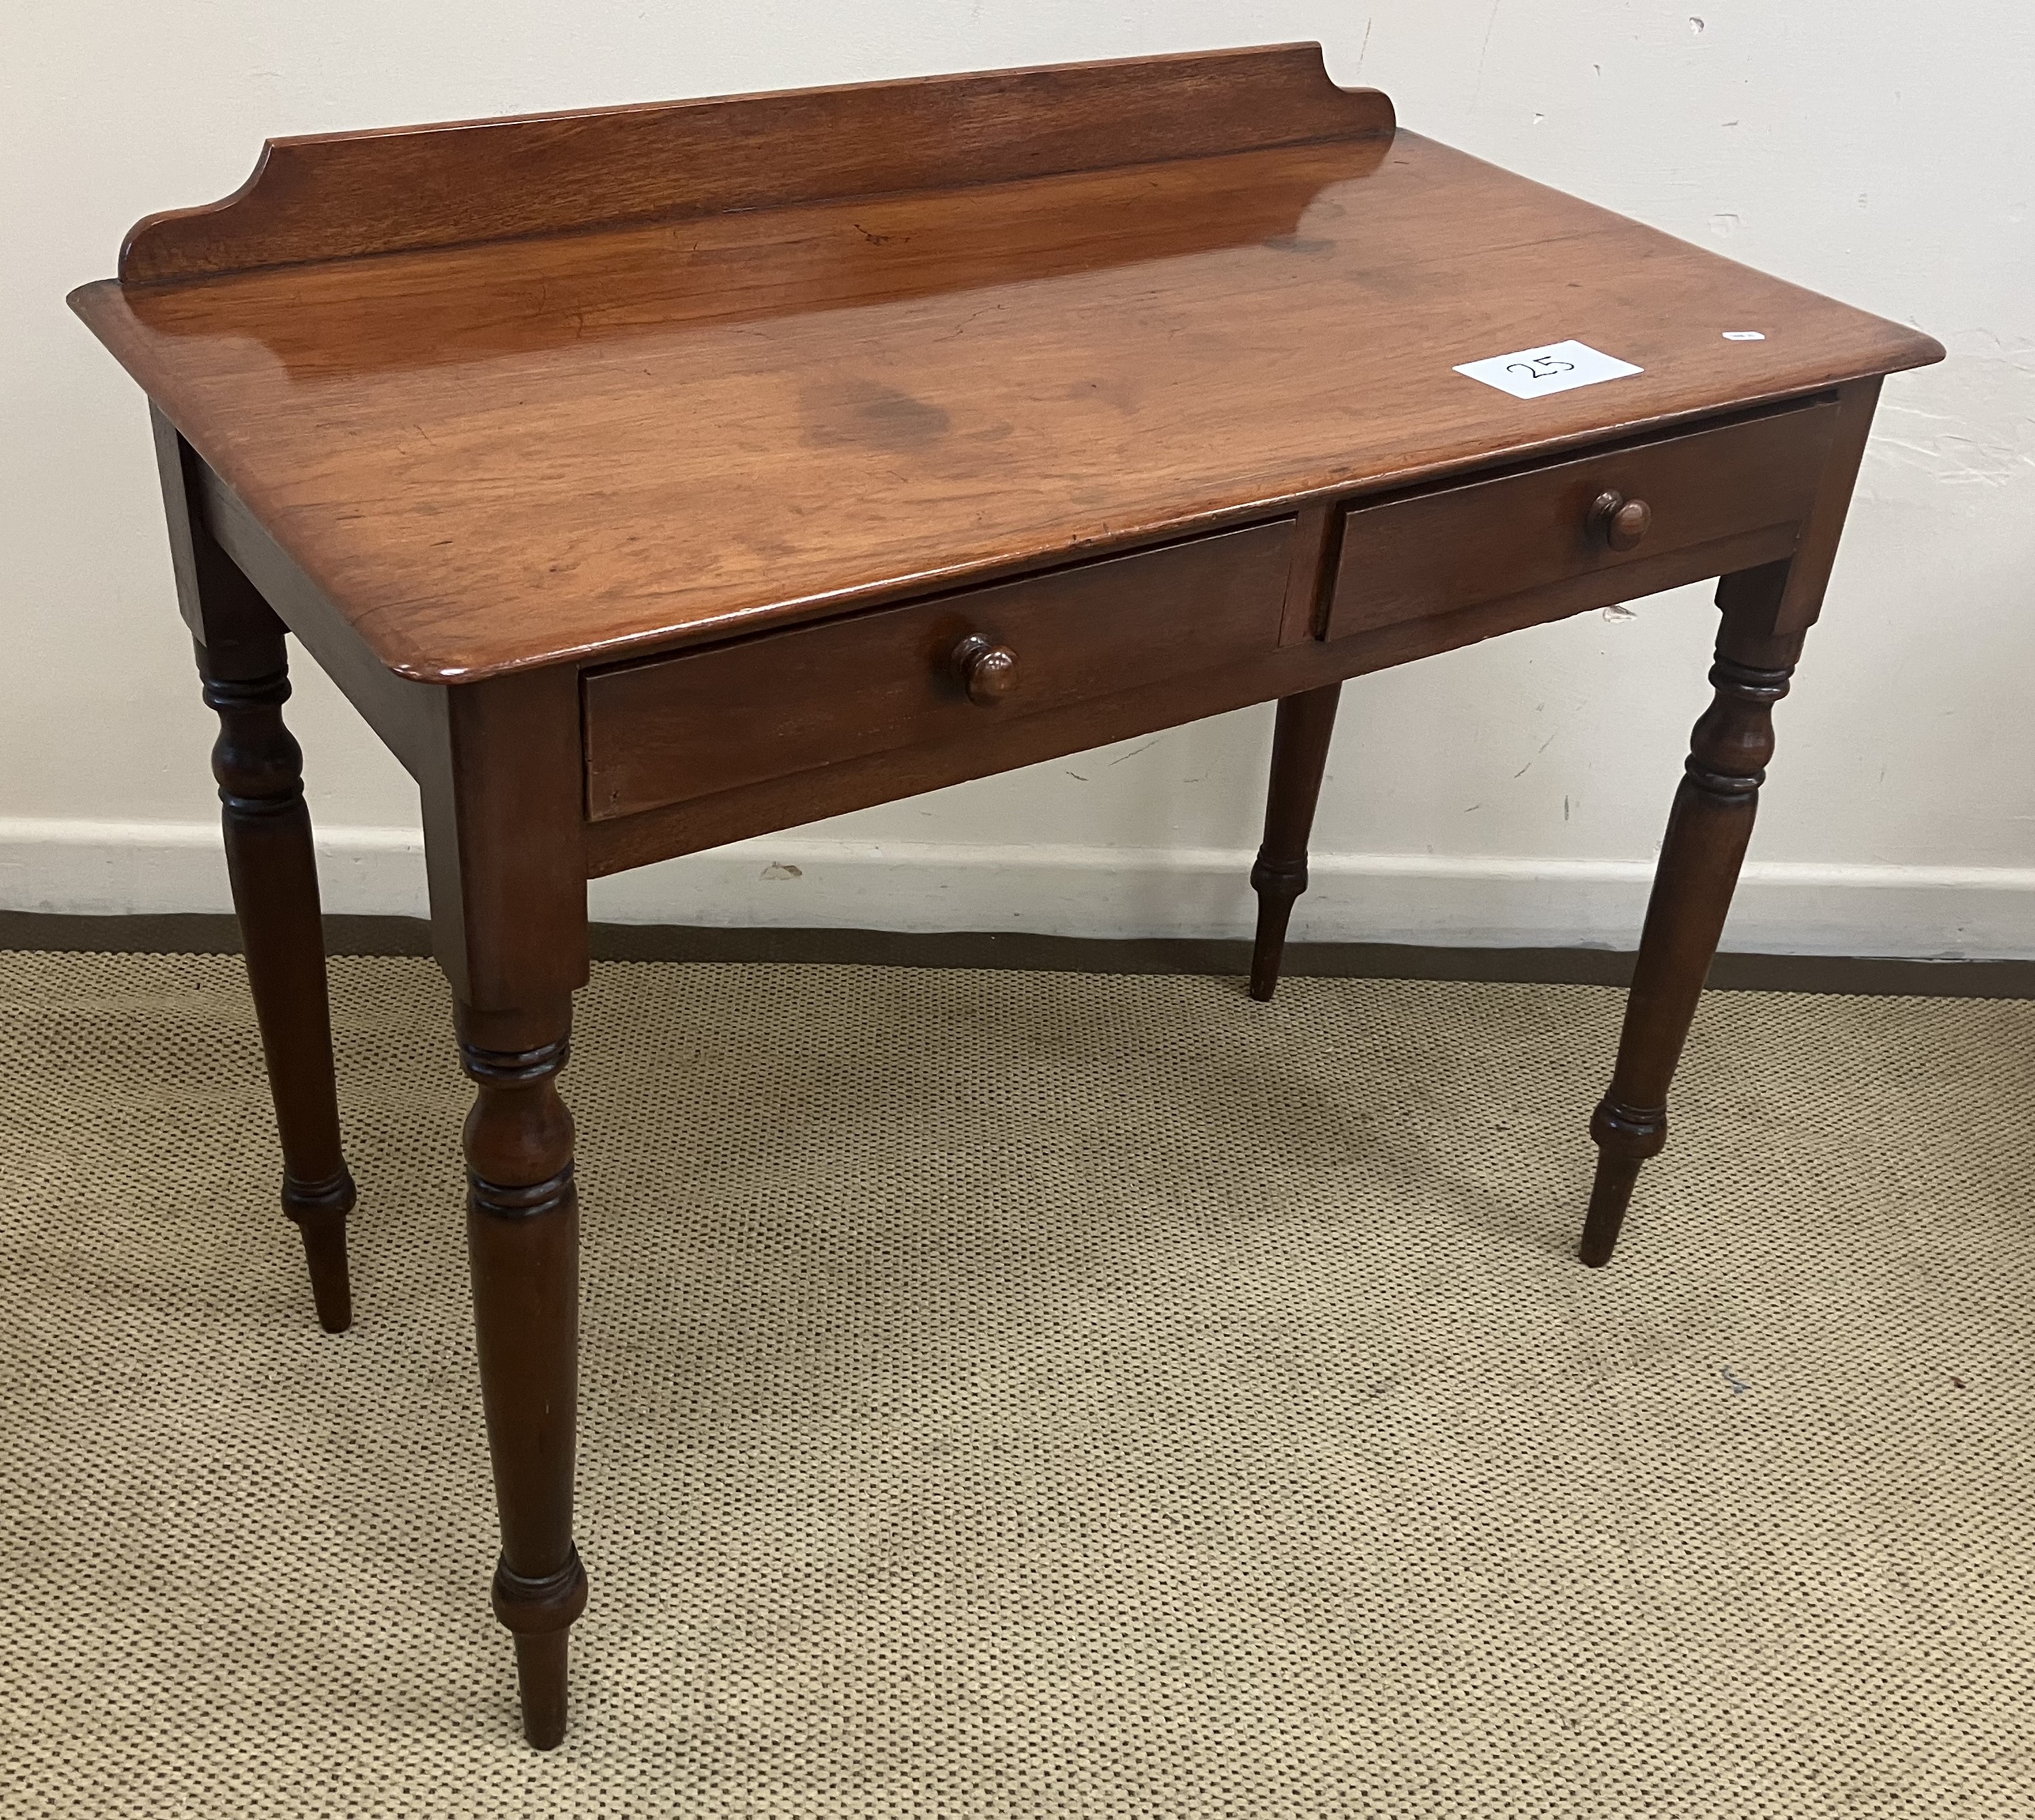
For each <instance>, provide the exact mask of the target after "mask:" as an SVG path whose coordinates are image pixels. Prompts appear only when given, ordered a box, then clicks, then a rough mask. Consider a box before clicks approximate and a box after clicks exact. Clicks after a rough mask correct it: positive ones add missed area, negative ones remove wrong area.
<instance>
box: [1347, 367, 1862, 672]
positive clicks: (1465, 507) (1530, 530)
mask: <svg viewBox="0 0 2035 1820" xmlns="http://www.w3.org/2000/svg"><path fill="white" fill-rule="evenodd" d="M1836 421H1837V407H1836V405H1835V404H1810V405H1802V406H1797V407H1796V408H1792V409H1790V410H1786V411H1781V412H1775V413H1774V414H1772V415H1770V416H1763V417H1755V418H1751V419H1744V420H1742V421H1740V422H1738V423H1727V424H1722V425H1720V426H1718V427H1715V428H1712V429H1706V430H1691V431H1684V432H1683V433H1682V434H1680V435H1676V436H1671V437H1666V438H1662V439H1661V440H1659V441H1657V442H1640V443H1635V444H1633V445H1631V446H1628V447H1625V448H1622V449H1611V450H1607V451H1602V452H1600V453H1584V454H1581V455H1578V456H1575V457H1571V458H1570V459H1568V460H1566V461H1555V462H1551V463H1549V464H1547V465H1546V466H1544V467H1539V468H1529V469H1526V470H1525V471H1523V472H1518V473H1513V474H1507V475H1503V476H1499V477H1497V478H1495V479H1488V480H1473V481H1469V482H1466V483H1463V484H1461V485H1458V486H1450V487H1435V488H1432V489H1431V490H1429V491H1424V492H1420V493H1415V494H1404V495H1401V497H1399V498H1394V499H1385V500H1381V501H1379V502H1377V503H1375V504H1358V505H1355V506H1351V507H1350V508H1349V510H1348V511H1347V512H1346V513H1345V514H1344V517H1343V533H1342V553H1341V558H1340V559H1339V561H1338V562H1337V567H1336V579H1335V586H1334V591H1333V594H1332V596H1331V597H1330V607H1329V619H1328V629H1327V635H1328V636H1329V637H1331V638H1339V637H1348V636H1349V634H1352V633H1355V632H1364V631H1369V630H1374V629H1375V628H1377V627H1379V626H1391V625H1394V624H1397V623H1398V622H1401V621H1402V620H1408V619H1428V618H1430V617H1432V616H1434V615H1439V614H1443V613H1453V612H1457V611H1461V609H1463V608H1465V607H1480V606H1484V605H1486V604H1489V603H1491V602H1493V601H1496V600H1503V599H1507V598H1508V597H1510V596H1516V595H1521V594H1528V593H1531V592H1533V591H1534V590H1536V589H1539V588H1559V587H1562V586H1563V585H1566V584H1572V583H1575V582H1577V581H1582V580H1585V579H1587V578H1589V577H1597V578H1599V579H1601V581H1603V582H1604V584H1605V585H1604V587H1603V588H1601V589H1600V590H1598V591H1597V592H1600V593H1601V596H1602V598H1603V600H1605V601H1609V600H1619V599H1622V598H1626V597H1627V596H1626V595H1625V594H1623V593H1622V592H1620V590H1619V588H1618V587H1617V585H1616V584H1617V582H1618V580H1619V577H1618V575H1617V573H1616V572H1617V571H1618V570H1620V569H1630V570H1631V571H1632V573H1631V577H1630V579H1631V581H1632V583H1633V585H1632V587H1631V590H1630V592H1631V593H1633V594H1643V593H1649V592H1653V590H1654V589H1656V588H1661V587H1667V586H1672V585H1675V584H1676V583H1677V582H1679V581H1692V580H1696V579H1698V578H1700V577H1702V576H1705V575H1711V574H1717V573H1722V572H1723V570H1724V567H1725V566H1747V563H1748V562H1775V561H1779V560H1781V559H1782V558H1785V557H1786V556H1787V555H1789V554H1790V552H1791V551H1792V549H1793V547H1794V537H1793V532H1794V528H1796V526H1798V525H1800V522H1801V521H1802V519H1803V518H1804V517H1805V516H1806V514H1807V512H1808V510H1809V506H1810V505H1811V502H1812V501H1813V500H1814V498H1815V492H1816V486H1817V483H1818V482H1819V480H1820V479H1821V478H1822V468H1823V460H1824V457H1825V456H1826V454H1827V453H1828V452H1829V449H1830V436H1831V432H1832V430H1833V428H1834V425H1835V423H1836ZM1614 506H1616V509H1617V510H1616V513H1614V510H1613V508H1614ZM1760 533H1766V534H1767V535H1766V536H1764V538H1763V539H1762V537H1761V536H1759V534H1760ZM1706 551H1714V553H1715V555H1717V558H1718V559H1719V566H1717V567H1709V566H1705V563H1704V555H1705V552H1706ZM1661 558H1668V559H1669V560H1668V562H1666V563H1665V564H1664V563H1663V562H1662V561H1661ZM1677 558H1680V559H1681V560H1680V562H1677V561H1676V559H1677ZM1684 571H1686V572H1684ZM1595 598H1596V596H1595V595H1594V594H1593V596H1591V599H1595ZM1589 604H1590V600H1582V599H1578V600H1576V602H1575V604H1574V606H1570V605H1568V604H1566V603H1564V604H1563V605H1562V608H1561V610H1562V611H1576V610H1578V608H1579V607H1583V606H1586V605H1589Z"/></svg>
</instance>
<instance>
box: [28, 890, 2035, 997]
mask: <svg viewBox="0 0 2035 1820" xmlns="http://www.w3.org/2000/svg"><path fill="white" fill-rule="evenodd" d="M325 945H326V947H327V949H328V950H329V952H331V953H334V954H428V953H430V952H431V938H430V930H429V926H428V925H427V924H426V923H423V922H420V921H419V920H417V919H415V918H413V917H408V916H328V917H327V918H326V919H325ZM592 947H593V953H594V957H595V958H596V960H603V961H818V962H826V963H834V964H852V965H863V966H877V967H1010V968H1029V969H1033V970H1051V971H1054V972H1070V973H1224V974H1228V973H1236V974H1240V973H1243V972H1247V971H1248V968H1249V963H1250V953H1251V946H1250V944H1249V943H1248V942H1221V941H1207V942H1201V941H1191V940H1180V939H1173V938H1166V939H1157V938H1155V939H1152V940H1127V941H1115V940H1102V939H1098V938H1091V937H1087V936H1074V935H1028V934H1010V933H1001V934H999V933H994V932H990V931H982V932H975V931H961V932H957V933H954V934H935V935H908V934H898V933H896V932H895V931H889V930H882V929H706V928H694V927H686V926H683V925H674V924H638V923H595V924H594V925H593V927H592ZM0 949H42V950H57V951H62V952H66V953H164V954H237V953H239V951H240V931H239V927H237V926H236V925H235V922H234V920H233V919H232V918H231V916H47V915H41V914H38V913H36V912H29V911H18V910H9V911H0ZM1286 971H1287V972H1288V974H1291V975H1292V976H1296V977H1300V976H1310V975H1311V976H1315V977H1318V978H1336V979H1369V980H1520V981H1533V982H1541V983H1553V984H1563V985H1589V986H1622V985H1623V984H1624V983H1626V981H1627V980H1628V979H1629V978H1630V977H1631V972H1632V956H1631V953H1627V952H1625V951H1623V950H1619V949H1609V948H1422V947H1414V946H1408V945H1405V944H1401V943H1397V942H1294V943H1293V944H1292V945H1291V946H1289V947H1288V949H1287V950H1286ZM1710 983H1711V985H1713V986H1714V987H1725V988H1731V987H1738V988H1740V989H1743V990H1749V991H1770V992H1853V993H1866V994H1888V993H1897V994H1909V995H1920V996H1926V997H1931V998H2035V961H1909V960H1888V959H1883V958H1880V957H1875V956H1870V955H1857V956H1851V955H1823V954H1720V955H1719V956H1718V957H1717V965H1716V966H1715V967H1714V968H1712V970H1711V973H1710Z"/></svg>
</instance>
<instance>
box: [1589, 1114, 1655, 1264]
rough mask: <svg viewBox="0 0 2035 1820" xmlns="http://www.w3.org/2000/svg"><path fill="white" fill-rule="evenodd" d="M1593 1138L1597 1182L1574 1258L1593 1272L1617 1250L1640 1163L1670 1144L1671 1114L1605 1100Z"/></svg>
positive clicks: (1592, 1128)
mask: <svg viewBox="0 0 2035 1820" xmlns="http://www.w3.org/2000/svg"><path fill="white" fill-rule="evenodd" d="M1590 1135H1591V1137H1593V1138H1595V1139H1596V1140H1597V1179H1596V1180H1595V1181H1594V1182H1593V1183H1592V1184H1591V1185H1590V1199H1589V1213H1588V1215H1587V1216H1585V1219H1584V1220H1583V1236H1582V1244H1581V1245H1580V1246H1579V1247H1578V1249H1577V1256H1578V1258H1580V1259H1581V1260H1582V1262H1584V1263H1585V1264H1587V1265H1589V1266H1590V1267H1591V1268H1592V1269H1602V1268H1603V1266H1604V1265H1607V1264H1608V1263H1609V1262H1611V1254H1612V1252H1613V1251H1614V1250H1616V1248H1617V1246H1618V1235H1619V1232H1620V1231H1621V1230H1622V1229H1623V1227H1624V1225H1625V1210H1626V1209H1627V1207H1629V1206H1630V1205H1631V1204H1632V1190H1633V1189H1634V1186H1636V1185H1637V1183H1638V1180H1639V1168H1640V1165H1641V1164H1643V1163H1644V1162H1646V1160H1647V1159H1648V1158H1649V1157H1650V1156H1659V1155H1660V1154H1661V1150H1662V1149H1663V1148H1664V1146H1665V1145H1666V1144H1667V1141H1668V1111H1667V1108H1666V1107H1653V1108H1651V1109H1641V1108H1638V1107H1631V1106H1621V1105H1619V1104H1618V1103H1617V1102H1616V1100H1604V1101H1602V1102H1601V1104H1599V1105H1598V1107H1597V1112H1596V1115H1594V1116H1593V1118H1592V1119H1591V1120H1590Z"/></svg>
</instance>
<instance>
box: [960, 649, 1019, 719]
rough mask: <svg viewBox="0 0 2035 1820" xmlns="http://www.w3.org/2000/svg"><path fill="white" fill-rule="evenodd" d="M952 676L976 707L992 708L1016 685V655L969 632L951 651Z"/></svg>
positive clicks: (1012, 651) (1010, 650)
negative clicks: (957, 678) (952, 660)
mask: <svg viewBox="0 0 2035 1820" xmlns="http://www.w3.org/2000/svg"><path fill="white" fill-rule="evenodd" d="M954 674H955V675H957V676H958V677H959V678H960V679H961V686H962V687H963V688H964V689H965V690H967V691H968V698H969V701H972V702H973V703H974V704H975V705H976V706H977V707H978V708H994V707H995V705H996V704H997V703H998V702H999V701H1002V699H1003V698H1004V697H1005V696H1006V695H1008V694H1010V693H1011V692H1012V690H1014V689H1016V687H1017V686H1018V653H1017V652H1015V651H1014V650H1012V649H1010V646H1009V645H992V644H991V643H990V641H988V640H987V638H985V637H983V636H982V634H980V632H971V633H970V634H969V635H968V637H965V638H964V639H962V640H961V642H960V643H959V644H958V645H956V646H955V647H954Z"/></svg>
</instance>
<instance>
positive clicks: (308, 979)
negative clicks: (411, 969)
mask: <svg viewBox="0 0 2035 1820" xmlns="http://www.w3.org/2000/svg"><path fill="white" fill-rule="evenodd" d="M197 660H198V671H199V674H200V675H201V676H202V677H203V678H204V679H205V702H206V705H208V706H209V707H211V708H213V709H216V711H217V713H218V715H219V738H218V740H217V742H216V743H215V744H214V745H213V749H212V769H213V775H214V776H215V777H216V778H217V779H218V780H219V799H220V822H221V823H222V824H223V825H224V830H225V836H226V867H227V873H228V878H230V879H231V883H232V888H233V907H234V909H235V912H237V913H238V914H239V919H240V932H241V938H242V943H243V946H244V947H245V949H246V956H247V981H248V984H249V987H250V988H251V990H252V991H253V993H254V1011H255V1016H256V1017H257V1018H258V1020H259V1021H260V1024H261V1051H262V1054H263V1055H264V1057H265V1059H266V1061H267V1063H268V1070H269V1091H270V1093H271V1095H272V1096H273V1099H274V1100H275V1105H276V1126H277V1129H278V1130H279V1132H280V1135H281V1138H282V1144H283V1210H284V1213H287V1214H288V1215H289V1216H290V1217H291V1218H292V1220H295V1222H296V1224H297V1230H298V1231H299V1232H300V1233H301V1234H302V1235H303V1242H304V1259H305V1262H307V1264H308V1265H309V1266H310V1278H311V1296H312V1299H313V1300H314V1303H316V1305H317V1308H318V1325H319V1326H322V1328H324V1329H325V1331H326V1332H327V1333H344V1332H345V1331H346V1329H347V1328H348V1326H349V1325H350V1324H351V1323H352V1318H353V1302H352V1293H351V1291H350V1289H349V1288H348V1283H347V1272H346V1216H347V1215H348V1213H350V1212H351V1211H352V1207H353V1198H354V1194H353V1178H352V1176H351V1175H348V1173H347V1168H346V1161H345V1159H344V1156H343V1155H342V1154H341V1153H340V1139H339V1101H338V1097H337V1089H336V1087H335V1085H334V1082H333V1066H332V1017H331V1013H330V1010H329V1007H328V1005H327V1002H326V998H325V931H324V925H323V923H322V919H321V918H320V916H319V913H318V867H317V863H316V859H315V858H314V854H313V851H312V847H311V821H310V812H309V810H307V809H306V808H305V807H304V789H303V754H301V753H300V752H299V750H298V747H297V743H296V741H295V739H292V737H291V735H290V730H289V728H287V727H286V726H284V724H283V704H284V701H288V699H289V694H290V679H289V675H288V671H287V667H286V663H287V660H286V658H285V656H284V644H283V636H282V631H281V628H280V626H278V627H276V629H275V630H273V632H270V633H266V634H258V635H254V636H250V637H243V638H238V639H233V640H230V641H229V640H225V639H216V640H215V641H213V643H212V644H211V645H199V646H198V647H197Z"/></svg>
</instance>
